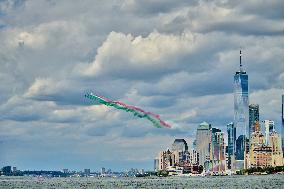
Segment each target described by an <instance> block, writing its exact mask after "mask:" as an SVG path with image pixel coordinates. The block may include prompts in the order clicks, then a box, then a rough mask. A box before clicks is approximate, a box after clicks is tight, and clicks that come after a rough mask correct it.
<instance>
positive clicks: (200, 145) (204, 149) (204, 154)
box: [196, 122, 211, 166]
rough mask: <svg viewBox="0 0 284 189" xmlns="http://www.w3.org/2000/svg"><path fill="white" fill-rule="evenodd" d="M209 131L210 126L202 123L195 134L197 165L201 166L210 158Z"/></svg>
mask: <svg viewBox="0 0 284 189" xmlns="http://www.w3.org/2000/svg"><path fill="white" fill-rule="evenodd" d="M210 129H211V125H210V124H208V123H206V122H202V123H201V124H200V125H199V126H198V128H197V132H196V151H197V153H199V163H200V165H202V166H203V165H204V162H205V161H206V159H209V157H210V140H211V139H210Z"/></svg>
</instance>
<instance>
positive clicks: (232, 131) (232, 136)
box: [227, 123, 236, 169]
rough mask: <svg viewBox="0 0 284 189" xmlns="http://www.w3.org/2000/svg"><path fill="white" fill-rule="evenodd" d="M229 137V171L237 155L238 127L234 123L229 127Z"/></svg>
mask: <svg viewBox="0 0 284 189" xmlns="http://www.w3.org/2000/svg"><path fill="white" fill-rule="evenodd" d="M227 136H228V147H227V149H228V150H227V154H228V169H231V168H232V163H233V161H234V159H235V153H236V127H235V126H234V123H229V124H228V125H227Z"/></svg>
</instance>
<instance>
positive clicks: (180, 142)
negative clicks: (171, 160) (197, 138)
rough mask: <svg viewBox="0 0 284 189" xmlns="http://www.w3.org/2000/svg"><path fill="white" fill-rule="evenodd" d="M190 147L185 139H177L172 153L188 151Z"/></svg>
mask: <svg viewBox="0 0 284 189" xmlns="http://www.w3.org/2000/svg"><path fill="white" fill-rule="evenodd" d="M187 150H188V146H187V143H186V141H185V140H184V139H175V141H174V143H173V144H172V151H181V152H184V151H187Z"/></svg>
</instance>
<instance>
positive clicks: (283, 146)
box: [281, 95, 284, 157]
mask: <svg viewBox="0 0 284 189" xmlns="http://www.w3.org/2000/svg"><path fill="white" fill-rule="evenodd" d="M281 138H282V152H284V95H282V128H281ZM283 157H284V153H283Z"/></svg>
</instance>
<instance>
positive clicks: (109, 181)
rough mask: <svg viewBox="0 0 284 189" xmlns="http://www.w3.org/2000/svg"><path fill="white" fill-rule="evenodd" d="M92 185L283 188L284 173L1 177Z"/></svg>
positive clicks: (3, 188)
mask: <svg viewBox="0 0 284 189" xmlns="http://www.w3.org/2000/svg"><path fill="white" fill-rule="evenodd" d="M67 188H68V189H71V188H76V189H78V188H79V189H81V188H82V189H89V188H96V189H97V188H98V189H99V188H153V189H159V188H178V189H179V188H210V189H213V188H222V189H223V188H230V189H232V188H241V189H244V188H255V189H256V188H274V189H276V188H282V189H284V175H258V176H253V175H251V176H226V177H167V178H158V177H152V178H34V177H0V189H67Z"/></svg>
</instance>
